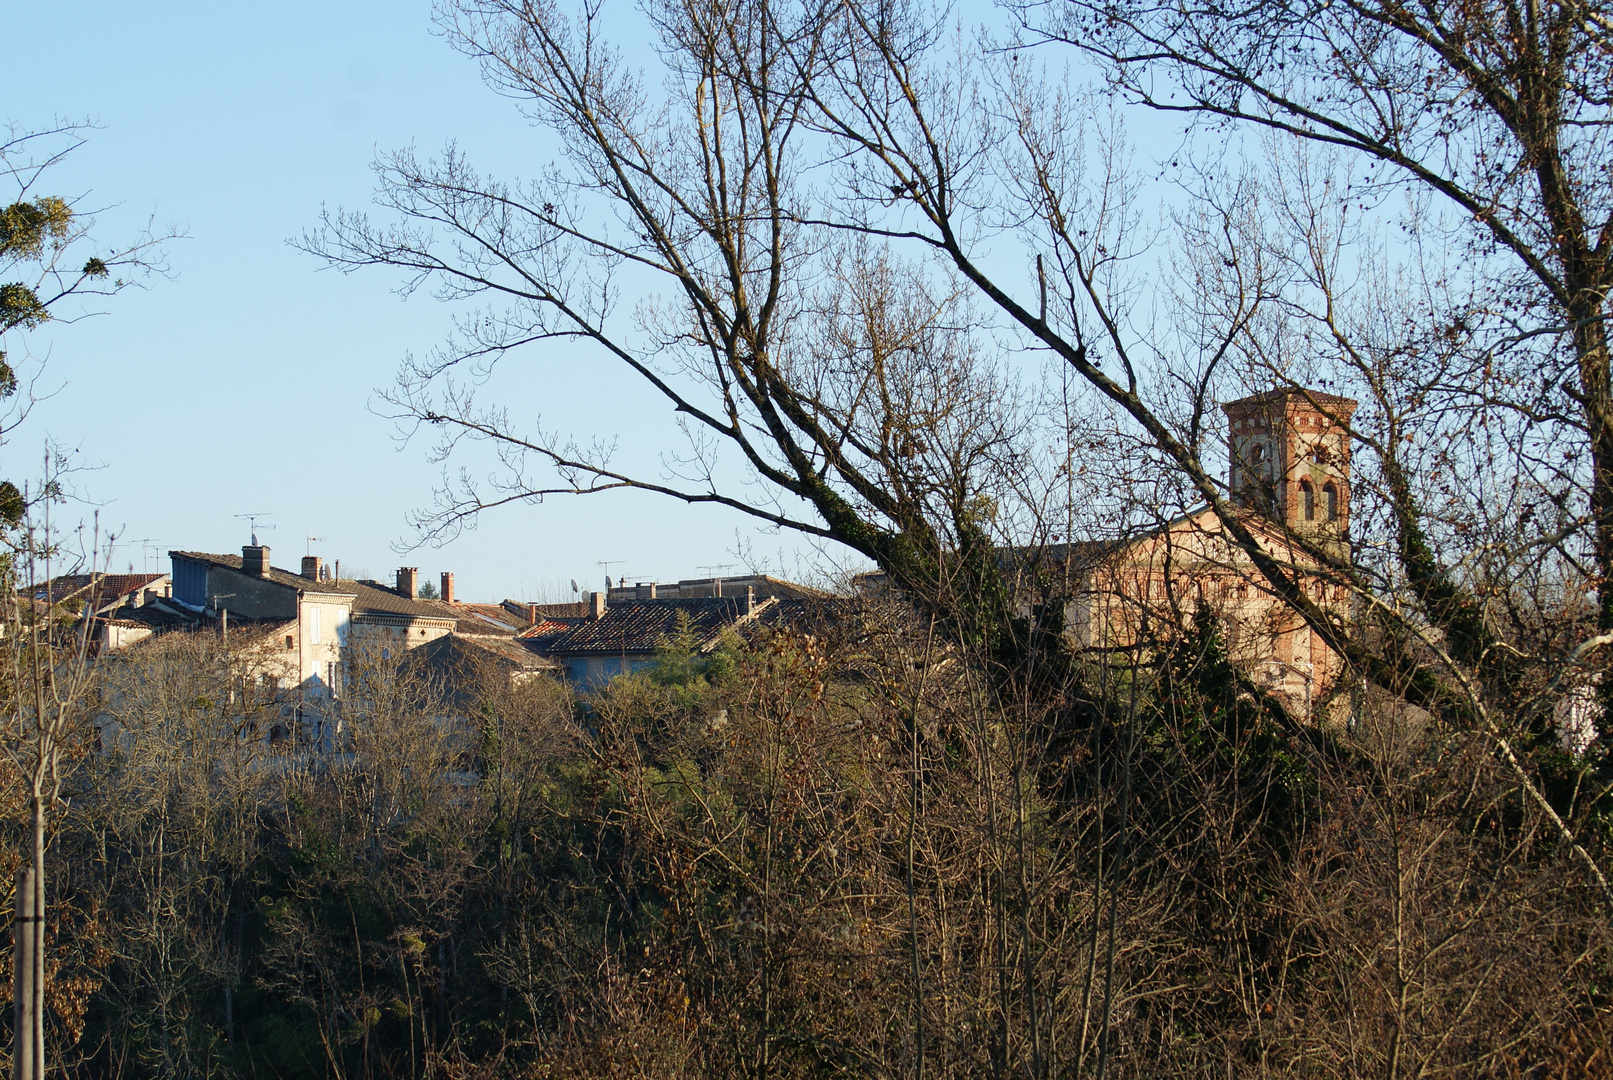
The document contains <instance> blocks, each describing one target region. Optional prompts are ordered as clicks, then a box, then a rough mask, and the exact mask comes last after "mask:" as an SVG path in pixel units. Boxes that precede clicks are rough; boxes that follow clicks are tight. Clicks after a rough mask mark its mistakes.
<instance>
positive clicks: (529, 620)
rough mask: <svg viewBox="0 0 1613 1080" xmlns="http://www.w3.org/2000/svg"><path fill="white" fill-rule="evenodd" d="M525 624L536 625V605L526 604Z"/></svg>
mask: <svg viewBox="0 0 1613 1080" xmlns="http://www.w3.org/2000/svg"><path fill="white" fill-rule="evenodd" d="M526 624H527V625H528V626H536V625H538V605H536V604H528V605H527V606H526Z"/></svg>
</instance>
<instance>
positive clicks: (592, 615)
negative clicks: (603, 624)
mask: <svg viewBox="0 0 1613 1080" xmlns="http://www.w3.org/2000/svg"><path fill="white" fill-rule="evenodd" d="M604 614H605V594H604V593H602V592H596V593H594V594H593V595H592V596H591V597H590V598H589V607H588V621H589V622H598V621H599V620H600V619H601V618H602V617H603V616H604Z"/></svg>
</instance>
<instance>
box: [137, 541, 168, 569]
mask: <svg viewBox="0 0 1613 1080" xmlns="http://www.w3.org/2000/svg"><path fill="white" fill-rule="evenodd" d="M135 543H137V544H139V545H140V572H141V573H142V574H149V573H151V571H150V570H149V569H148V568H147V563H146V552H148V551H150V552H156V551H161V550H162V537H160V536H143V537H141V538H140V539H139V540H136V541H135Z"/></svg>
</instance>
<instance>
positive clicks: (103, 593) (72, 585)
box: [17, 574, 168, 603]
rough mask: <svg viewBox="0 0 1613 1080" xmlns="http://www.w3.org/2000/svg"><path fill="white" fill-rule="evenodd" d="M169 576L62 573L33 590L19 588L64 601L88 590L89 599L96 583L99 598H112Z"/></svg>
mask: <svg viewBox="0 0 1613 1080" xmlns="http://www.w3.org/2000/svg"><path fill="white" fill-rule="evenodd" d="M167 577H168V575H167V574H63V575H62V576H61V577H56V578H52V579H51V580H49V581H46V582H41V583H40V584H38V585H36V586H34V588H33V589H32V590H29V589H26V588H23V589H18V590H17V591H18V593H20V594H22V595H25V596H26V595H30V594H31V595H32V597H33V599H35V600H45V599H49V600H50V601H51V602H52V603H61V602H62V601H63V600H68V599H72V598H73V597H76V596H78V595H79V594H80V593H83V594H85V595H84V597H83V598H84V599H89V592H88V590H89V588H90V585H91V584H92V583H93V584H94V585H95V586H96V588H95V593H94V595H95V597H96V598H97V600H110V599H115V598H116V597H119V596H125V595H127V594H129V593H131V592H133V591H134V590H136V589H143V588H146V587H147V586H149V585H151V584H153V583H154V582H158V581H163V580H166V579H167Z"/></svg>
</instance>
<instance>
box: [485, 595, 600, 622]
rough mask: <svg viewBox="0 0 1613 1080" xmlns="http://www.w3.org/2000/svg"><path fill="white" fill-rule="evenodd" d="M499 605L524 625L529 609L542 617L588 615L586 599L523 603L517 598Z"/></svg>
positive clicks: (569, 617)
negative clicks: (557, 602)
mask: <svg viewBox="0 0 1613 1080" xmlns="http://www.w3.org/2000/svg"><path fill="white" fill-rule="evenodd" d="M499 607H501V608H503V609H504V612H505V614H506V615H510V616H513V617H514V618H517V619H519V620H521V624H522V625H523V626H524V625H526V621H527V619H528V618H529V617H530V616H529V615H528V612H529V611H533V612H535V613H536V614H537V617H538V618H539V619H540V620H542V619H586V618H587V617H588V607H589V605H588V601H586V600H577V601H574V602H572V603H569V604H525V603H522V602H521V601H519V600H506V601H504V602H503V603H502V604H500V605H499Z"/></svg>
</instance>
